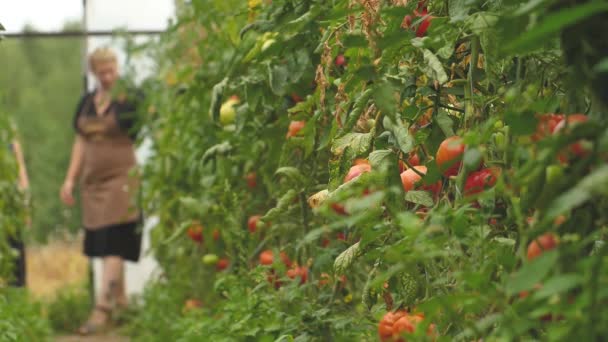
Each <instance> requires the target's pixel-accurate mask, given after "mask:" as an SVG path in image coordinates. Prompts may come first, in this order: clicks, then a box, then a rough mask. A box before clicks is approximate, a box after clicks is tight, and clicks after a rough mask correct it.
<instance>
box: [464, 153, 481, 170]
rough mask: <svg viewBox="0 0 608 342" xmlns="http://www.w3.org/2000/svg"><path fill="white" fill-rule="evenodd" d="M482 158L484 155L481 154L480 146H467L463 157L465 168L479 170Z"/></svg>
mask: <svg viewBox="0 0 608 342" xmlns="http://www.w3.org/2000/svg"><path fill="white" fill-rule="evenodd" d="M482 159H483V155H482V154H481V151H480V150H479V149H478V148H476V147H472V148H467V149H466V151H464V156H463V157H462V162H463V163H464V167H465V170H467V172H471V171H475V170H477V169H478V168H479V165H480V164H481V161H482Z"/></svg>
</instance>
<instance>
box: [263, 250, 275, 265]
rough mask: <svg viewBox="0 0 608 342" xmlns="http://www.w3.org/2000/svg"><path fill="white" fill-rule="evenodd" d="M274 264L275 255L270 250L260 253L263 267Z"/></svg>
mask: <svg viewBox="0 0 608 342" xmlns="http://www.w3.org/2000/svg"><path fill="white" fill-rule="evenodd" d="M273 262H274V255H273V253H272V251H271V250H270V249H267V250H265V251H263V252H262V253H260V264H262V265H266V266H268V265H272V263H273Z"/></svg>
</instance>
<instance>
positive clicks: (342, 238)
mask: <svg viewBox="0 0 608 342" xmlns="http://www.w3.org/2000/svg"><path fill="white" fill-rule="evenodd" d="M336 240H342V241H346V234H344V233H343V232H338V234H336Z"/></svg>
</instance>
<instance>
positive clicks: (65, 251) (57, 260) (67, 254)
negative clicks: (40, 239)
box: [26, 238, 129, 342]
mask: <svg viewBox="0 0 608 342" xmlns="http://www.w3.org/2000/svg"><path fill="white" fill-rule="evenodd" d="M81 249H82V241H81V238H74V239H65V240H54V241H51V242H50V243H49V244H47V245H41V246H31V247H29V248H28V249H27V259H26V260H27V277H28V279H27V283H28V284H27V285H28V289H29V290H30V292H31V293H32V295H33V296H34V297H35V298H37V299H39V300H43V301H50V300H52V299H53V298H54V297H55V295H56V293H57V291H58V290H60V289H62V288H65V287H68V286H78V285H81V284H84V283H85V282H86V281H87V277H88V260H87V258H85V257H84V256H83V255H82V251H81ZM54 341H57V342H127V341H129V339H128V338H126V337H124V336H120V334H119V332H118V331H116V330H111V331H109V332H107V333H105V334H102V335H99V336H90V337H83V336H78V335H66V336H57V337H55V339H54Z"/></svg>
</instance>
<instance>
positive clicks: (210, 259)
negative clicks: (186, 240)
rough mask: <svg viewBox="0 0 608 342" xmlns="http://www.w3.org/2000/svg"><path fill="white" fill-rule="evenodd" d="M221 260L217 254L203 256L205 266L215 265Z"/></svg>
mask: <svg viewBox="0 0 608 342" xmlns="http://www.w3.org/2000/svg"><path fill="white" fill-rule="evenodd" d="M219 260H220V258H219V257H218V256H217V255H215V254H205V255H204V256H203V264H205V265H211V266H213V265H215V264H217V262H218V261H219Z"/></svg>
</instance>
